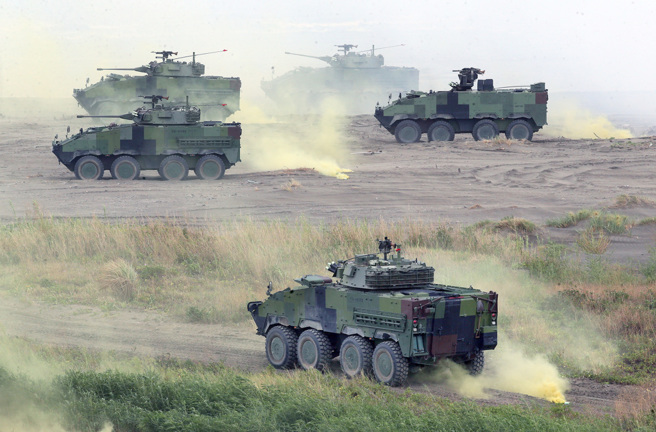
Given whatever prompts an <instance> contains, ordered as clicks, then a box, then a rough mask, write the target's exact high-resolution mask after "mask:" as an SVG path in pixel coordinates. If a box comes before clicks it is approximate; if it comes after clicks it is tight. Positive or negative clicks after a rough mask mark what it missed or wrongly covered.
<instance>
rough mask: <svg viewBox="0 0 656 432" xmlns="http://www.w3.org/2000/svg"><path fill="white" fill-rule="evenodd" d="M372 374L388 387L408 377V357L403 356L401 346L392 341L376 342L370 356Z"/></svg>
mask: <svg viewBox="0 0 656 432" xmlns="http://www.w3.org/2000/svg"><path fill="white" fill-rule="evenodd" d="M372 364H373V369H374V376H375V377H376V379H377V380H378V381H379V382H381V383H383V384H385V385H388V386H390V387H398V386H400V385H402V384H404V383H405V382H406V380H407V379H408V369H409V368H408V359H407V358H405V357H403V354H402V353H401V347H399V344H398V343H396V342H394V341H384V342H381V343H379V344H378V346H377V347H376V349H375V350H374V354H373V356H372Z"/></svg>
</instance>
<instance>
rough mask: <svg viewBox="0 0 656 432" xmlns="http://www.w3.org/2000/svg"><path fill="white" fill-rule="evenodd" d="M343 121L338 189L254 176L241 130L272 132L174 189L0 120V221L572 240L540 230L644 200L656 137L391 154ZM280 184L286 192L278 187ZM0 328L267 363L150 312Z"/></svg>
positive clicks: (654, 234) (259, 353)
mask: <svg viewBox="0 0 656 432" xmlns="http://www.w3.org/2000/svg"><path fill="white" fill-rule="evenodd" d="M66 122H68V123H71V127H72V128H73V129H76V127H79V125H77V126H75V125H76V123H75V121H74V120H66ZM66 122H64V125H65V124H66ZM347 123H348V126H347V134H346V136H347V137H348V138H347V140H346V142H345V143H344V144H345V148H346V149H347V150H346V151H347V152H348V154H347V155H344V160H346V161H347V162H346V163H343V164H342V165H343V168H349V169H351V170H352V172H351V173H349V176H350V178H349V179H347V180H340V179H337V178H334V177H329V176H325V175H322V174H319V173H318V172H317V171H314V170H312V169H293V168H290V169H285V170H275V171H261V170H258V169H255V168H254V167H253V166H252V164H250V163H249V161H248V157H249V154H250V150H249V141H248V139H249V132H248V131H249V130H258V131H259V132H262V130H263V129H264V130H267V128H273V129H275V128H276V125H275V124H274V125H271V124H254V125H246V124H244V125H243V128H244V135H243V139H242V148H243V153H242V159H244V162H243V163H240V164H237V165H236V166H235V167H233V168H232V169H230V170H228V172H227V174H226V176H225V178H224V179H222V180H220V181H217V182H207V181H202V180H198V179H196V178H195V177H194V176H193V174H192V175H190V177H189V179H187V180H185V181H182V182H166V181H162V180H160V179H159V178H158V176H157V173H156V172H154V171H149V172H145V173H143V175H145V178H144V179H142V180H136V181H129V182H119V181H116V180H111V179H104V180H101V181H93V182H82V181H78V180H76V179H75V177H74V175H73V173H71V172H69V171H68V170H67V169H66V168H65V167H64V166H62V165H58V164H57V160H56V158H55V156H54V155H53V154H52V153H51V141H52V138H53V136H54V134H55V133H59V134H60V136H63V133H62V132H63V130H65V126H63V127H62V121H58V120H54V119H50V120H46V121H39V122H37V121H23V120H16V119H7V118H0V129H1V131H2V133H1V134H0V220H2V221H3V222H4V223H8V222H11V221H12V220H15V219H16V218H21V217H25V216H29V215H31V214H32V211H33V208H34V205H35V203H36V204H38V206H39V207H40V208H41V209H42V210H43V211H44V212H45V213H46V214H48V215H52V216H55V217H60V216H62V217H68V216H75V217H92V216H96V217H101V218H109V219H113V220H115V219H121V218H132V217H149V218H152V217H184V218H186V219H187V220H188V221H190V222H191V223H199V224H202V223H208V221H216V220H218V221H221V220H230V219H234V218H252V219H255V220H261V219H278V218H282V219H294V218H298V217H301V216H303V217H306V218H308V219H309V220H311V221H317V222H318V221H335V220H339V219H341V218H348V219H362V218H367V219H369V220H371V219H377V218H380V217H382V218H384V219H386V220H410V219H421V220H424V221H443V222H451V223H456V224H470V223H474V222H478V221H481V220H486V219H489V220H499V219H501V218H503V217H506V216H516V217H522V218H526V219H528V220H530V221H532V222H534V223H537V224H538V225H540V226H541V234H540V235H541V236H543V237H544V238H548V239H552V240H554V241H558V242H563V243H567V244H572V243H573V242H574V240H575V238H576V235H577V230H580V229H581V228H580V227H579V228H576V227H574V228H568V229H553V228H546V227H544V224H545V222H546V221H547V220H549V219H553V218H557V217H562V216H564V215H566V213H567V212H568V211H577V210H580V209H584V208H606V207H609V206H611V205H613V204H614V203H615V199H616V197H618V196H619V195H635V196H639V197H643V198H647V199H649V200H653V201H656V186H655V179H656V172H655V170H654V168H653V161H654V157H655V156H656V145H653V143H654V142H656V138H654V139H652V138H651V137H644V138H633V139H630V140H567V139H562V138H561V139H554V138H547V137H544V136H543V135H541V134H539V133H538V134H537V135H536V136H535V140H534V141H533V142H527V143H520V142H508V141H504V140H499V141H495V142H475V141H473V140H472V139H471V137H470V136H469V135H467V136H459V137H458V138H457V139H456V141H454V142H452V143H448V144H436V143H428V142H426V138H425V136H424V138H423V141H422V142H419V143H415V144H408V145H399V144H397V143H396V142H395V140H394V137H393V136H392V135H390V134H388V133H387V132H386V131H385V130H384V129H381V128H379V127H378V126H377V124H376V121H375V119H374V118H373V116H357V117H351V118H349V119H347ZM249 128H250V129H249ZM308 168H313V167H308ZM105 177H106V178H108V177H109V174H108V172H106V174H105ZM292 180H293V183H294V184H295V186H293V187H290V186H289V185H290V184H291V182H292ZM613 211H621V212H622V213H624V214H627V215H629V216H630V217H632V218H634V219H642V218H646V217H653V216H655V215H656V211H655V209H654V207H653V206H649V205H646V206H640V207H635V208H626V209H621V210H613ZM655 244H656V227H655V226H654V225H653V224H651V225H645V226H642V227H635V228H633V229H632V231H631V234H630V235H624V236H612V243H611V246H610V248H609V250H608V251H607V252H606V254H605V255H604V256H605V257H607V258H608V259H611V260H615V261H623V262H641V261H645V260H646V259H647V258H648V256H649V253H648V251H649V249H650V248H651V247H654V245H655ZM0 328H1V329H4V331H5V332H6V333H7V334H8V335H10V336H17V337H26V338H30V339H33V340H36V341H41V342H45V343H52V344H57V345H65V346H80V347H86V348H90V349H101V350H113V351H117V352H124V353H131V354H135V355H147V356H172V357H179V358H188V359H192V360H199V361H206V362H211V361H221V362H224V363H225V364H226V365H228V366H234V367H237V368H240V369H245V370H249V371H258V370H262V369H263V368H264V367H266V364H267V363H266V358H265V356H264V349H263V348H264V339H263V338H261V337H259V336H256V335H255V334H254V331H253V330H252V329H251V328H249V329H248V330H243V329H241V330H240V329H235V328H230V327H225V326H220V325H206V324H187V323H172V322H170V320H169V319H168V318H166V317H163V316H160V315H158V314H155V313H150V312H148V313H146V312H135V311H121V312H111V313H104V312H101V311H99V310H97V309H95V308H90V307H75V306H52V305H40V304H23V303H20V302H17V301H15V300H12V299H10V298H3V299H2V301H0ZM334 369H335V370H338V369H339V367H338V366H336V365H334ZM410 387H411V388H412V389H413V390H416V391H421V392H430V393H434V394H438V395H443V396H447V397H456V396H455V395H453V394H451V393H449V392H448V391H446V390H444V389H443V388H440V386H439V385H429V386H425V385H423V384H421V383H413V382H411V384H410ZM623 389H624V390H625V388H624V387H623V386H616V385H603V384H599V383H595V382H592V381H589V380H585V379H577V380H573V381H572V389H571V390H570V391H569V392H568V393H567V395H566V398H567V399H568V401H570V402H571V404H572V406H576V407H578V409H581V410H593V411H595V412H612V411H613V407H614V403H615V400H616V398H617V396H618V394H619V393H620V392H621V391H623ZM493 395H494V396H493V397H492V400H494V403H527V401H529V400H531V401H536V402H537V403H546V402H542V401H537V400H536V399H534V398H531V397H528V396H523V395H519V394H513V393H504V392H493Z"/></svg>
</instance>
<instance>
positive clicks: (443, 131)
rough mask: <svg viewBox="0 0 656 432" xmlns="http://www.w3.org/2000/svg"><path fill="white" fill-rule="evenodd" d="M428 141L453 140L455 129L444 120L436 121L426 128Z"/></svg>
mask: <svg viewBox="0 0 656 432" xmlns="http://www.w3.org/2000/svg"><path fill="white" fill-rule="evenodd" d="M426 135H428V141H453V138H455V136H456V131H455V130H454V129H453V126H451V125H450V124H449V123H447V122H445V121H441V120H439V121H436V122H435V123H433V124H431V125H430V127H429V128H428V133H427V134H426Z"/></svg>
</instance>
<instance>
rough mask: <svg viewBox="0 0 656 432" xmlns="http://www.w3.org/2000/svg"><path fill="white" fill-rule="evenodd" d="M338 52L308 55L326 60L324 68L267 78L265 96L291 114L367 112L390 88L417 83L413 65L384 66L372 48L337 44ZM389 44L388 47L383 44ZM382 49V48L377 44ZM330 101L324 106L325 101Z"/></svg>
mask: <svg viewBox="0 0 656 432" xmlns="http://www.w3.org/2000/svg"><path fill="white" fill-rule="evenodd" d="M337 47H338V48H339V49H340V51H341V54H340V53H338V54H335V55H333V56H310V55H304V54H295V53H290V52H286V53H285V54H289V55H296V56H301V57H310V58H314V59H317V60H321V61H323V62H325V63H327V64H328V67H324V68H310V67H299V68H297V69H295V70H292V71H290V72H287V73H286V74H284V75H281V76H279V77H276V78H273V79H271V80H270V81H262V83H261V87H262V90H263V91H264V93H265V94H266V96H267V97H268V98H269V99H271V100H272V101H274V102H276V104H277V106H278V109H280V110H281V111H283V112H286V113H290V114H307V113H320V112H323V111H325V110H338V111H339V113H340V114H347V115H352V114H366V113H368V112H370V110H371V106H372V105H373V104H375V103H376V101H379V100H381V98H383V97H387V95H388V94H389V93H390V92H393V93H394V94H396V93H398V92H407V91H409V90H413V89H417V88H418V87H419V71H418V70H417V69H415V68H412V67H394V66H384V63H385V59H384V58H383V56H382V55H380V54H376V53H375V48H374V47H373V46H372V47H371V50H366V51H361V52H355V51H353V48H357V45H350V44H344V45H337ZM385 48H391V47H385ZM378 49H383V48H378ZM331 102H332V103H333V105H329V106H325V105H324V104H326V103H331Z"/></svg>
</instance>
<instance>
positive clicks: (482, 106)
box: [374, 68, 548, 143]
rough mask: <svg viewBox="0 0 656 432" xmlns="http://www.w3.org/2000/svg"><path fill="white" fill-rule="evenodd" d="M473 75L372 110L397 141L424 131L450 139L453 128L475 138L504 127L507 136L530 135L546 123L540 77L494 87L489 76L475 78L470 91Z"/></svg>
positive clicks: (486, 136) (439, 138) (416, 137)
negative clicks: (533, 81) (446, 88)
mask: <svg viewBox="0 0 656 432" xmlns="http://www.w3.org/2000/svg"><path fill="white" fill-rule="evenodd" d="M472 69H474V68H466V69H463V70H462V71H471V70H472ZM462 71H461V74H463V75H464V73H463V72H462ZM475 71H477V72H479V73H484V71H480V70H478V69H475ZM476 76H477V74H476ZM474 80H475V78H474V79H473V80H471V82H461V84H456V83H452V84H451V86H452V89H451V90H450V91H438V92H433V91H430V92H428V93H426V92H418V91H412V92H409V93H408V94H406V95H405V96H404V97H399V99H398V100H396V101H394V102H392V103H391V104H389V105H388V106H386V107H380V106H377V107H376V110H375V113H374V116H375V117H376V119H377V120H378V121H379V122H380V124H381V125H382V126H383V127H384V128H385V129H387V130H388V131H389V132H390V133H392V134H394V135H395V137H396V140H397V141H398V142H400V143H409V142H416V141H419V139H420V138H421V135H422V134H423V133H426V134H427V135H428V141H452V140H453V139H454V136H455V134H456V133H465V132H471V133H472V135H473V136H474V139H476V140H480V139H493V138H494V137H496V136H497V135H498V134H499V132H505V134H506V136H507V138H508V139H525V140H529V141H530V140H531V139H532V138H533V133H534V132H537V131H538V130H540V129H541V128H542V127H543V126H544V125H545V124H547V100H548V91H547V90H546V88H545V84H544V83H537V84H532V85H531V86H530V87H528V88H508V89H496V90H495V89H494V85H493V82H492V80H491V79H488V80H479V81H478V90H477V91H472V90H471V86H472V85H473V82H474ZM461 81H465V80H464V79H462V80H461ZM399 96H400V95H399Z"/></svg>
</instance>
